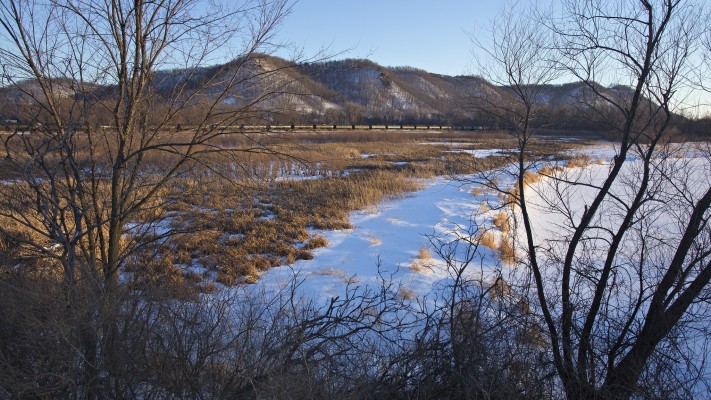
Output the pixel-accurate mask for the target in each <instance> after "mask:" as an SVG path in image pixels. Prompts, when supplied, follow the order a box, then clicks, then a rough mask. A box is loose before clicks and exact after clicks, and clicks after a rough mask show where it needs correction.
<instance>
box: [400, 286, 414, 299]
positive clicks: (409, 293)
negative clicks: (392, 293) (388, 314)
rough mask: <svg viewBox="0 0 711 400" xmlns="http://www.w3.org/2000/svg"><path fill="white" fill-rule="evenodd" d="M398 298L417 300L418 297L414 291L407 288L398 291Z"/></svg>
mask: <svg viewBox="0 0 711 400" xmlns="http://www.w3.org/2000/svg"><path fill="white" fill-rule="evenodd" d="M397 296H398V297H399V298H401V299H403V300H415V299H417V296H416V295H415V291H414V290H412V289H406V288H400V289H399V290H398V291H397Z"/></svg>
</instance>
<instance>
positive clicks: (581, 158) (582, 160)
mask: <svg viewBox="0 0 711 400" xmlns="http://www.w3.org/2000/svg"><path fill="white" fill-rule="evenodd" d="M592 163H593V160H592V158H591V157H590V156H588V155H586V154H581V155H577V156H575V157H573V158H571V159H570V160H568V162H567V163H566V168H582V167H587V166H588V165H590V164H592Z"/></svg>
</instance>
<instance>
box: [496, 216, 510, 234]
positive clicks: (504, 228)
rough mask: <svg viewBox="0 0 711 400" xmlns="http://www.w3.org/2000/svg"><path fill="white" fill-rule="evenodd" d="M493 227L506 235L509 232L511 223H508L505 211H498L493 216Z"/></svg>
mask: <svg viewBox="0 0 711 400" xmlns="http://www.w3.org/2000/svg"><path fill="white" fill-rule="evenodd" d="M494 226H496V227H497V228H499V230H500V231H501V232H502V233H504V234H506V233H508V232H509V230H511V222H510V221H509V215H508V214H507V213H506V212H505V211H499V212H498V213H496V215H495V216H494Z"/></svg>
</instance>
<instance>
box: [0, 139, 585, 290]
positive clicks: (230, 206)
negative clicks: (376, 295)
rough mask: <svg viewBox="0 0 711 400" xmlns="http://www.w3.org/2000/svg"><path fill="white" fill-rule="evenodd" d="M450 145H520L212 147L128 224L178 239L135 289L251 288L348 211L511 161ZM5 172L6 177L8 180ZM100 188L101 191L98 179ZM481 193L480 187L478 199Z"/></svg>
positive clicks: (156, 248)
mask: <svg viewBox="0 0 711 400" xmlns="http://www.w3.org/2000/svg"><path fill="white" fill-rule="evenodd" d="M180 134H181V133H165V134H164V135H165V138H163V139H164V140H172V139H174V138H175V135H180ZM78 140H82V139H81V138H79V139H78ZM423 143H427V144H426V145H423ZM453 143H456V146H457V148H466V149H477V148H511V147H513V146H514V145H515V143H513V142H512V141H510V140H506V139H502V138H501V135H498V134H491V133H472V132H442V133H435V132H419V131H418V132H396V131H394V130H391V131H387V132H362V131H360V132H359V131H344V132H338V131H335V132H329V133H278V134H277V133H272V134H266V135H265V134H256V133H255V134H251V133H250V134H237V135H232V136H224V137H220V138H216V139H215V143H210V145H215V146H220V147H222V148H225V149H227V151H224V152H221V153H215V154H206V155H205V156H204V157H203V158H201V159H200V160H199V162H197V161H195V162H192V163H188V165H186V166H185V167H184V168H182V169H181V170H180V171H179V172H178V174H177V176H176V177H175V178H174V179H172V180H171V181H170V182H169V184H168V185H165V186H164V187H161V188H160V190H159V191H158V192H157V194H156V196H155V197H154V198H152V200H151V202H150V203H148V204H146V206H145V207H144V208H143V209H142V210H140V212H138V213H136V214H134V215H133V220H132V223H134V224H138V225H140V224H144V223H151V224H164V225H168V226H169V227H170V228H171V229H173V230H174V231H175V232H176V234H173V235H171V236H170V238H169V240H164V241H157V242H156V243H153V244H147V245H144V246H141V247H140V250H139V251H138V254H136V255H135V256H134V257H132V258H131V259H130V260H132V261H131V262H130V264H131V265H130V266H127V267H126V268H127V270H131V271H132V272H134V279H135V280H144V281H146V282H150V283H151V284H157V283H158V282H161V284H164V285H166V286H167V287H169V288H171V290H176V291H177V290H178V289H177V288H178V287H184V288H187V289H185V290H184V291H187V292H191V291H193V292H194V291H208V292H209V291H211V290H214V284H212V285H211V282H212V280H213V279H214V278H213V279H206V277H207V275H210V276H213V277H214V276H216V281H217V282H219V283H222V284H224V285H234V284H239V283H253V282H255V281H256V280H257V279H259V276H260V274H261V273H262V272H263V271H266V270H268V269H269V268H272V267H275V266H279V265H284V264H290V263H293V262H295V261H297V260H308V259H311V258H313V254H312V250H314V249H317V248H319V247H323V246H327V245H328V242H327V241H326V240H325V238H323V237H321V236H318V235H312V234H310V233H309V230H310V229H325V230H336V229H350V228H352V226H351V225H350V222H349V220H348V215H349V213H350V212H352V211H355V210H361V209H366V208H368V207H372V206H374V205H376V204H378V203H380V202H382V201H383V200H386V199H395V198H399V197H401V196H403V195H405V194H406V193H409V192H413V191H416V190H419V189H420V188H421V184H422V183H421V182H422V181H421V180H422V179H426V178H432V177H435V176H440V175H455V174H467V173H475V172H478V171H481V170H486V169H490V168H495V167H497V166H502V165H505V164H506V163H508V162H510V160H508V159H507V158H506V157H488V158H485V159H476V158H473V157H471V156H470V155H469V154H466V153H457V152H451V151H450V150H452V144H453ZM255 144H258V145H255ZM534 151H539V152H544V151H548V152H550V151H551V149H550V145H541V146H539V148H536V149H534ZM95 152H96V154H94V155H93V156H94V157H95V158H96V157H97V156H100V155H101V154H105V155H107V159H109V158H110V157H108V155H109V154H111V151H110V149H108V148H101V147H99V148H95ZM86 156H87V157H88V154H87V155H86ZM176 157H177V156H176V155H171V154H169V153H166V154H161V153H156V154H152V155H151V156H150V157H148V158H147V159H146V167H145V171H144V173H143V174H142V175H141V177H142V179H146V181H150V180H151V179H152V177H153V176H155V177H156V178H157V177H160V175H161V174H162V173H163V171H165V170H167V169H168V168H170V167H171V165H173V163H174V162H175V158H176ZM80 158H81V156H80ZM576 162H577V161H576ZM569 164H570V163H569ZM3 174H4V175H3V176H8V177H12V176H13V171H4V172H3ZM98 185H99V186H100V187H104V186H106V187H108V185H107V182H103V181H101V180H99V181H98ZM21 189H23V186H22V185H21V184H17V185H16V186H12V185H5V186H3V187H2V190H3V191H4V192H8V194H12V193H11V192H13V191H15V190H21ZM481 193H482V192H481V191H480V190H477V189H475V190H474V192H473V194H474V195H478V194H481ZM483 204H485V203H483ZM9 222H10V221H7V218H5V219H3V221H0V223H4V224H5V226H8V227H10V228H8V229H15V235H14V236H15V237H19V238H22V237H24V236H23V235H36V233H33V232H31V231H29V230H27V229H23V227H21V226H17V227H16V228H13V227H11V226H10V225H9ZM497 227H499V229H500V230H501V231H502V232H504V231H505V230H507V227H506V225H505V224H504V223H503V222H500V223H498V224H497ZM124 236H125V237H126V241H127V242H131V243H139V242H140V241H142V240H145V239H146V237H136V235H135V234H134V233H133V232H131V231H128V230H127V231H126V232H125V233H124ZM42 240H44V239H43V238H34V239H33V241H34V242H39V243H44V244H45V245H46V246H50V245H51V244H52V243H50V241H49V240H44V242H43V241H42ZM481 240H482V244H484V245H485V246H487V247H490V248H492V249H493V248H500V247H502V246H504V245H502V244H501V243H497V241H496V239H495V238H494V237H493V236H491V235H487V234H485V235H484V236H483V237H482V238H481ZM45 242H46V243H45ZM379 243H380V242H379V241H377V240H374V241H373V242H372V244H373V245H377V244H379ZM504 247H505V246H504ZM0 253H2V254H0V256H2V258H3V259H4V260H6V261H3V262H2V263H1V264H2V265H6V266H8V265H10V264H11V263H13V262H16V261H17V260H22V261H23V262H30V261H28V260H31V262H33V263H35V264H37V265H42V266H44V268H45V269H47V268H48V269H49V270H51V269H52V268H54V267H53V265H55V264H54V261H52V260H51V259H50V258H47V257H42V256H41V255H39V256H38V254H37V252H36V251H35V252H31V251H29V250H28V249H27V246H24V245H22V244H21V243H15V242H13V241H12V240H10V238H8V237H0ZM428 253H429V252H428V251H427V250H426V249H420V252H419V253H418V259H420V260H425V259H427V258H429V254H428ZM420 264H421V263H420ZM414 265H415V264H413V266H414ZM191 266H201V267H204V268H205V269H206V271H207V273H206V274H203V276H197V275H196V274H195V273H194V272H190V268H189V267H191ZM416 268H420V269H422V268H423V266H422V265H420V266H418V267H416ZM416 268H413V270H414V269H416ZM181 290H183V289H181Z"/></svg>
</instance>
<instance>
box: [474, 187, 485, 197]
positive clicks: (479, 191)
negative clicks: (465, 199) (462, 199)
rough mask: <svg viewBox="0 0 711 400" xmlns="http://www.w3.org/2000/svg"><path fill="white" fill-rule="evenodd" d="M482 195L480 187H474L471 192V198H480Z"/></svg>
mask: <svg viewBox="0 0 711 400" xmlns="http://www.w3.org/2000/svg"><path fill="white" fill-rule="evenodd" d="M482 194H484V191H483V190H482V189H481V188H480V187H475V188H474V190H472V196H481V195H482Z"/></svg>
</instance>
